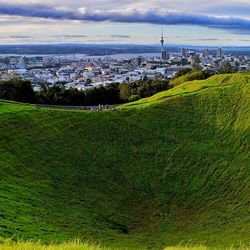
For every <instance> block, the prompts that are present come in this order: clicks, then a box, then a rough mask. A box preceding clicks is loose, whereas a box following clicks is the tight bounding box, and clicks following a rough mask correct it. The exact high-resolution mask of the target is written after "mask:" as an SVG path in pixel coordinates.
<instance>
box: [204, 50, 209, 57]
mask: <svg viewBox="0 0 250 250" xmlns="http://www.w3.org/2000/svg"><path fill="white" fill-rule="evenodd" d="M203 56H204V57H207V58H208V57H209V49H208V48H206V49H204V52H203Z"/></svg>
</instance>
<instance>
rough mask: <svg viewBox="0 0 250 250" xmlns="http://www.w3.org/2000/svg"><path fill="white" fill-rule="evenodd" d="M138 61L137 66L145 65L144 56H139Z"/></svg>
mask: <svg viewBox="0 0 250 250" xmlns="http://www.w3.org/2000/svg"><path fill="white" fill-rule="evenodd" d="M136 61H137V65H138V66H141V65H142V63H143V57H142V56H138V57H137V60H136Z"/></svg>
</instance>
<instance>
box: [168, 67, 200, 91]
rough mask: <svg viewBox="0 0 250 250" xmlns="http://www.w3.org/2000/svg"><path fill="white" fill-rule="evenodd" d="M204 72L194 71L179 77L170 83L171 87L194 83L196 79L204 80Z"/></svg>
mask: <svg viewBox="0 0 250 250" xmlns="http://www.w3.org/2000/svg"><path fill="white" fill-rule="evenodd" d="M202 75H203V72H202V70H193V71H191V72H189V73H187V74H185V75H182V76H179V77H177V78H175V79H173V80H171V81H170V85H172V86H174V87H176V86H178V85H180V84H182V83H185V82H189V81H193V80H196V79H202Z"/></svg>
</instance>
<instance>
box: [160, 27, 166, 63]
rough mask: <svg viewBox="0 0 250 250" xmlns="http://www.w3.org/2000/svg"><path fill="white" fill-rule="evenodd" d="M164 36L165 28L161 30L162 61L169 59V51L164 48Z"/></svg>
mask: <svg viewBox="0 0 250 250" xmlns="http://www.w3.org/2000/svg"><path fill="white" fill-rule="evenodd" d="M164 42H165V41H164V36H163V30H161V59H162V61H166V60H167V51H166V50H165V49H164Z"/></svg>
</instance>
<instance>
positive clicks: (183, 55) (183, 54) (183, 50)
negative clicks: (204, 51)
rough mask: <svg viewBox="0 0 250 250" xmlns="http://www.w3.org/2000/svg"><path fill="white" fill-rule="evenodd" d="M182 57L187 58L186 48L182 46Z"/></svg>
mask: <svg viewBox="0 0 250 250" xmlns="http://www.w3.org/2000/svg"><path fill="white" fill-rule="evenodd" d="M181 57H182V58H186V50H185V49H184V48H181Z"/></svg>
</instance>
